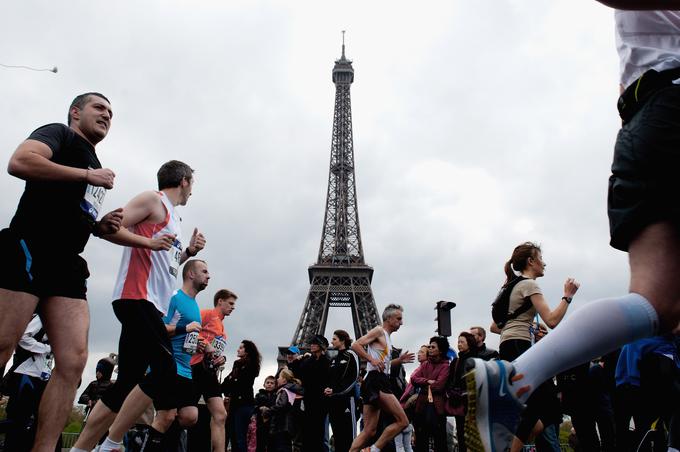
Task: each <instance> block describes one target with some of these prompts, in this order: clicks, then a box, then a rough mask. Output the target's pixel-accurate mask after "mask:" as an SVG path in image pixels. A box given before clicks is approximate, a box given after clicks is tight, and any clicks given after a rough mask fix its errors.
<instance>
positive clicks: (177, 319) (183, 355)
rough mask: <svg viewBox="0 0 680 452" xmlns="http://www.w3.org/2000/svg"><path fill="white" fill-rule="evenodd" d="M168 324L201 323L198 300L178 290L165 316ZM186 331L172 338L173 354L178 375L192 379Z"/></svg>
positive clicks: (185, 324)
mask: <svg viewBox="0 0 680 452" xmlns="http://www.w3.org/2000/svg"><path fill="white" fill-rule="evenodd" d="M163 321H164V322H165V324H166V325H175V326H187V325H188V324H190V323H191V322H198V323H201V311H200V309H198V303H196V300H194V299H193V298H191V297H190V296H188V295H187V294H185V293H184V292H182V290H178V291H177V292H176V293H175V295H173V296H172V298H171V299H170V306H168V314H167V315H166V316H165V317H164V318H163ZM185 338H186V333H181V334H175V335H174V336H173V337H172V338H171V342H172V354H173V355H174V357H175V362H176V363H177V375H179V376H181V377H184V378H189V379H191V365H190V364H189V362H190V361H191V355H190V354H189V353H187V352H185V351H184V349H183V347H182V346H183V345H184V339H185Z"/></svg>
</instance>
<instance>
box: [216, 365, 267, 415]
mask: <svg viewBox="0 0 680 452" xmlns="http://www.w3.org/2000/svg"><path fill="white" fill-rule="evenodd" d="M259 373H260V370H259V369H258V368H257V365H256V364H255V363H253V362H251V361H250V360H246V359H237V360H236V361H234V366H233V367H232V369H231V373H229V375H227V377H226V378H225V379H224V381H223V382H222V392H223V393H224V395H225V396H227V397H229V398H230V399H231V400H230V402H229V410H233V409H234V408H238V407H241V406H244V405H254V404H255V398H254V397H253V385H254V384H255V377H257V376H258V374H259Z"/></svg>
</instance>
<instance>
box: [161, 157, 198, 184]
mask: <svg viewBox="0 0 680 452" xmlns="http://www.w3.org/2000/svg"><path fill="white" fill-rule="evenodd" d="M193 174H194V170H193V169H192V168H191V167H190V166H189V165H187V164H186V163H184V162H180V161H179V160H170V161H169V162H166V163H164V164H163V166H161V168H160V169H159V170H158V173H157V174H156V177H157V178H158V189H159V190H163V189H164V188H175V187H179V186H180V184H181V183H182V179H186V180H191V178H192V177H193Z"/></svg>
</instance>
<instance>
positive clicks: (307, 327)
mask: <svg viewBox="0 0 680 452" xmlns="http://www.w3.org/2000/svg"><path fill="white" fill-rule="evenodd" d="M344 33H345V32H344V31H343V39H342V56H341V57H340V59H339V60H336V61H335V66H334V67H333V83H334V84H335V110H334V113H333V137H332V140H331V162H330V169H329V173H328V194H327V197H326V212H325V215H324V220H323V229H322V231H321V244H320V246H319V256H318V259H317V261H316V263H315V264H314V265H312V266H310V267H309V269H308V273H309V282H310V287H309V292H308V294H307V301H306V302H305V307H304V309H303V310H302V315H301V316H300V321H299V322H298V325H297V328H296V329H295V334H294V335H293V339H292V341H291V344H292V345H296V346H298V347H300V348H301V349H305V350H306V349H308V348H309V340H310V339H311V338H312V337H313V336H314V335H315V334H324V333H325V330H326V322H327V320H328V310H329V308H336V307H342V308H350V309H351V311H352V322H353V324H354V334H355V338H357V337H361V336H363V335H364V334H366V333H367V332H368V331H369V330H370V329H372V328H373V327H375V326H377V325H378V324H379V318H378V309H377V308H376V305H375V300H374V299H373V291H372V290H371V280H372V279H373V268H372V267H370V266H368V265H366V263H365V262H364V251H363V248H362V246H361V233H360V228H359V210H358V208H357V195H356V184H355V178H354V143H353V139H352V106H351V99H350V86H351V85H352V82H353V81H354V69H353V68H352V61H351V60H348V59H347V58H346V57H345V37H344ZM287 348H288V346H285V347H279V361H280V362H283V360H284V359H285V358H284V355H283V353H284V352H285V350H286V349H287Z"/></svg>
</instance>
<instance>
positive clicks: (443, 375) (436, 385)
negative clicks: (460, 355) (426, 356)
mask: <svg viewBox="0 0 680 452" xmlns="http://www.w3.org/2000/svg"><path fill="white" fill-rule="evenodd" d="M447 378H449V364H448V362H447V363H446V365H444V364H440V370H439V373H438V374H437V376H436V378H435V379H434V382H433V383H430V387H431V388H432V390H433V391H442V390H443V389H444V386H445V385H446V379H447Z"/></svg>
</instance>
